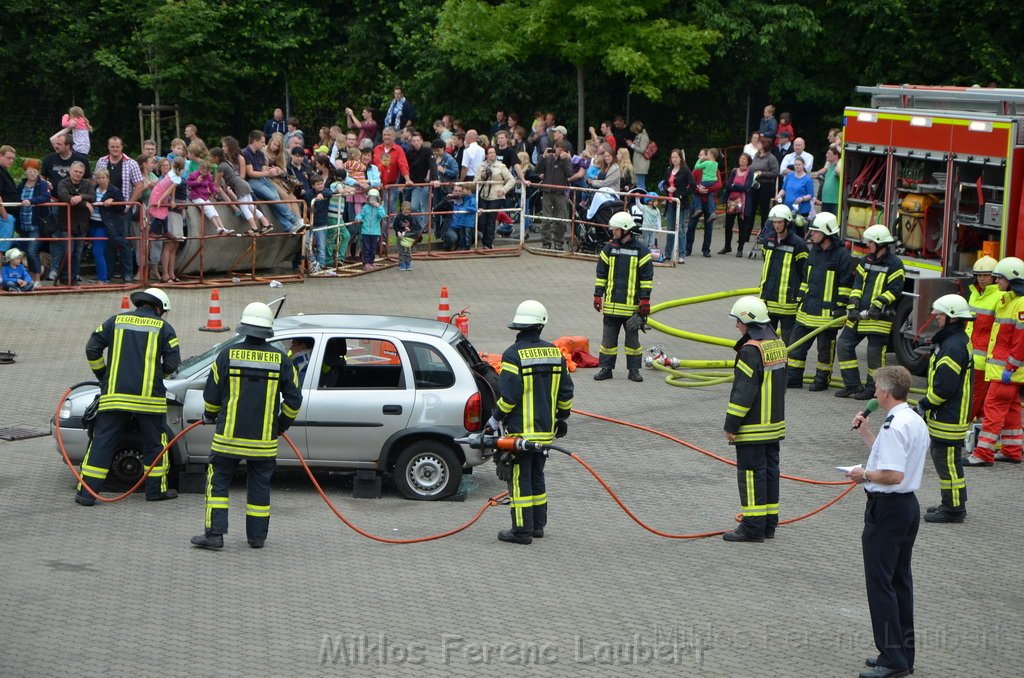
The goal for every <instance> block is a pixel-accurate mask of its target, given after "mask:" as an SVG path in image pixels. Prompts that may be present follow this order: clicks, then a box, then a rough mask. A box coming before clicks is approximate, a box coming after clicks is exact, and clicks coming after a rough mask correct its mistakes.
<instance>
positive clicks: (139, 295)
mask: <svg viewBox="0 0 1024 678" xmlns="http://www.w3.org/2000/svg"><path fill="white" fill-rule="evenodd" d="M131 299H132V303H133V304H135V306H136V307H138V306H141V305H142V304H150V305H151V306H154V307H156V308H158V309H160V310H161V311H163V312H164V313H167V312H168V311H170V310H171V300H170V298H169V297H168V296H167V293H166V292H164V291H163V290H162V289H160V288H158V287H149V288H147V289H144V290H142V291H140V292H132V296H131Z"/></svg>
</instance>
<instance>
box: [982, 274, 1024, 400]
mask: <svg viewBox="0 0 1024 678" xmlns="http://www.w3.org/2000/svg"><path fill="white" fill-rule="evenodd" d="M1022 364H1024V297H1019V296H1017V295H1016V294H1015V293H1014V292H1012V291H1009V292H1003V293H1002V294H1001V295H1000V297H999V303H998V304H996V314H995V322H994V324H993V325H992V333H991V334H990V335H989V339H988V353H987V354H986V356H985V381H999V380H1001V379H1002V378H1003V370H1004V369H1005V368H1006V367H1010V368H1011V369H1013V370H1014V373H1013V382H1014V383H1017V384H1019V383H1024V370H1022V369H1019V368H1020V366H1021V365H1022Z"/></svg>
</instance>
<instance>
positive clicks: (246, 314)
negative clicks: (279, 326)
mask: <svg viewBox="0 0 1024 678" xmlns="http://www.w3.org/2000/svg"><path fill="white" fill-rule="evenodd" d="M235 330H236V331H237V332H238V333H239V334H244V335H245V336H247V337H256V338H259V339H268V338H270V337H272V336H273V335H274V312H273V311H271V310H270V307H269V306H267V305H266V304H264V303H263V302H260V301H254V302H252V303H251V304H249V305H248V306H246V307H245V308H244V309H242V319H241V321H240V323H239V325H238V327H236V328H235Z"/></svg>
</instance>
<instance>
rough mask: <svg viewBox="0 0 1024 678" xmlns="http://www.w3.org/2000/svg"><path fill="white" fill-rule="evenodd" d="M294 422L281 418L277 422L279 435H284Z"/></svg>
mask: <svg viewBox="0 0 1024 678" xmlns="http://www.w3.org/2000/svg"><path fill="white" fill-rule="evenodd" d="M291 425H292V420H291V419H286V418H284V417H281V418H280V419H278V420H277V435H279V436H280V435H284V432H285V431H287V430H288V429H289V428H291Z"/></svg>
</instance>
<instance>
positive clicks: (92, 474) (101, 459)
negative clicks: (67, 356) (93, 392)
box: [78, 410, 171, 499]
mask: <svg viewBox="0 0 1024 678" xmlns="http://www.w3.org/2000/svg"><path fill="white" fill-rule="evenodd" d="M132 419H134V420H135V423H136V424H137V425H138V427H139V435H140V436H141V437H142V461H143V462H144V463H145V464H146V466H147V467H148V466H149V465H150V464H152V463H153V460H154V459H156V455H158V454H160V450H162V449H163V448H164V446H165V445H166V444H167V434H166V432H165V430H164V415H162V414H140V413H138V412H126V411H123V410H108V411H106V412H100V413H98V414H97V415H96V425H95V427H94V428H93V437H92V440H91V441H89V447H88V449H87V450H86V452H85V458H84V459H83V460H82V469H81V471H82V479H83V480H84V481H85V484H86V485H88V486H89V488H90V489H92V491H93V492H96V493H99V492H100V491H101V490H102V489H103V481H105V480H106V479H107V473H108V472H109V471H110V462H111V461H112V460H113V457H114V452H115V451H116V450H117V449H118V444H119V443H120V441H121V436H122V435H124V432H125V431H127V430H128V427H129V426H130V425H131V423H132ZM169 455H170V452H168V453H167V454H165V455H164V456H163V458H162V459H161V460H160V463H159V464H158V465H157V466H155V467H153V472H152V473H150V474H149V476H148V477H147V478H146V497H149V498H155V497H159V496H160V495H161V494H163V493H164V492H166V491H167V470H168V469H169V468H170V467H171V465H170V460H169V458H168V457H169ZM78 494H79V495H80V496H82V497H88V498H90V499H91V498H92V497H91V495H89V493H88V492H87V491H86V490H85V488H84V487H82V485H81V484H79V485H78Z"/></svg>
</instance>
